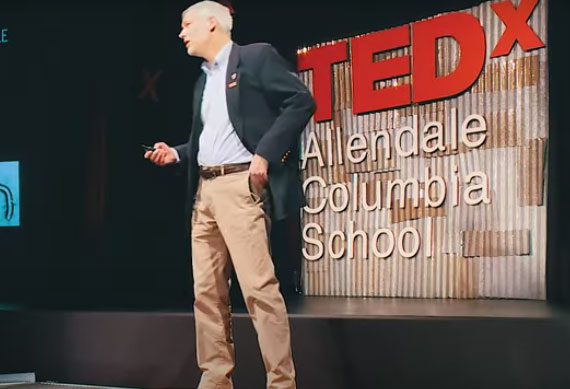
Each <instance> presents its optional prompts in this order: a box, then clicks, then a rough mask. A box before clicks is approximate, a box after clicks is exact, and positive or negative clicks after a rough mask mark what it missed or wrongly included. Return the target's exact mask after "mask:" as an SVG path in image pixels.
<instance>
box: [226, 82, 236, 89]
mask: <svg viewBox="0 0 570 389" xmlns="http://www.w3.org/2000/svg"><path fill="white" fill-rule="evenodd" d="M236 86H237V81H233V82H230V83H229V84H228V88H234V87H236Z"/></svg>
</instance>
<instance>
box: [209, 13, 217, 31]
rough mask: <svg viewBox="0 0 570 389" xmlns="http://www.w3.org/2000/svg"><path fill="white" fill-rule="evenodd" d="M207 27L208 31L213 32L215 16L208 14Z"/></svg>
mask: <svg viewBox="0 0 570 389" xmlns="http://www.w3.org/2000/svg"><path fill="white" fill-rule="evenodd" d="M208 25H209V26H208V27H209V29H210V32H213V31H214V30H215V29H216V18H214V17H213V16H210V17H209V18H208Z"/></svg>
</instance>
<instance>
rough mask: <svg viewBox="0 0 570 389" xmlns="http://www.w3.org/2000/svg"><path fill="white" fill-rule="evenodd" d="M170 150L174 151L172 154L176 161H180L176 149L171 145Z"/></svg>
mask: <svg viewBox="0 0 570 389" xmlns="http://www.w3.org/2000/svg"><path fill="white" fill-rule="evenodd" d="M170 150H171V151H172V152H173V153H174V156H175V157H176V163H178V162H180V155H178V150H176V149H175V148H174V147H171V148H170Z"/></svg>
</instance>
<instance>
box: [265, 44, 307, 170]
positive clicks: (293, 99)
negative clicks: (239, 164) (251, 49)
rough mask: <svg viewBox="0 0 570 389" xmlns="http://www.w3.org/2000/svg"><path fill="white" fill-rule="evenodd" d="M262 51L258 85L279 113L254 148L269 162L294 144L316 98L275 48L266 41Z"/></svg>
mask: <svg viewBox="0 0 570 389" xmlns="http://www.w3.org/2000/svg"><path fill="white" fill-rule="evenodd" d="M262 54H263V57H262V65H261V72H260V81H261V86H262V88H263V90H264V92H265V95H266V96H267V98H268V99H270V100H272V101H273V102H274V103H276V105H278V106H279V114H278V116H277V118H276V119H275V121H274V122H273V125H272V126H271V127H270V128H269V129H268V131H267V132H266V133H265V134H264V135H263V137H262V138H261V139H260V141H259V143H258V145H257V148H256V150H255V152H256V154H259V155H261V156H262V157H263V158H265V159H266V160H268V161H269V162H273V163H282V162H281V159H282V157H283V156H285V154H286V152H287V151H288V150H290V149H291V147H293V146H294V145H296V144H297V142H298V139H299V136H300V134H301V132H303V130H304V129H305V126H306V125H307V123H308V121H309V119H310V118H311V115H312V114H313V113H314V112H315V102H314V100H313V97H312V96H311V92H310V91H309V90H308V89H307V87H306V86H305V84H303V82H302V81H301V80H300V79H299V77H298V76H297V74H296V73H295V72H292V71H291V70H290V69H289V66H288V64H287V62H286V61H285V59H283V57H281V55H279V53H278V52H277V50H275V49H274V48H273V47H272V46H270V45H267V46H266V47H265V49H264V50H263V53H262Z"/></svg>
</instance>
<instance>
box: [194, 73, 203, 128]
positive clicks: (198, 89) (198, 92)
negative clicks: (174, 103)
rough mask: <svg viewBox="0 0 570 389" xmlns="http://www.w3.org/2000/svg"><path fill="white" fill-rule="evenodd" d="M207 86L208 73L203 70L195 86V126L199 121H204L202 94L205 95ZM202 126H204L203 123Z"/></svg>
mask: <svg viewBox="0 0 570 389" xmlns="http://www.w3.org/2000/svg"><path fill="white" fill-rule="evenodd" d="M205 86H206V75H205V74H204V72H202V74H201V75H200V76H199V77H198V80H196V85H195V87H194V98H193V107H192V108H193V112H192V125H193V126H195V125H196V124H197V123H201V122H202V96H203V95H204V87H205ZM202 124H203V123H202ZM200 127H203V125H202V126H200Z"/></svg>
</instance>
